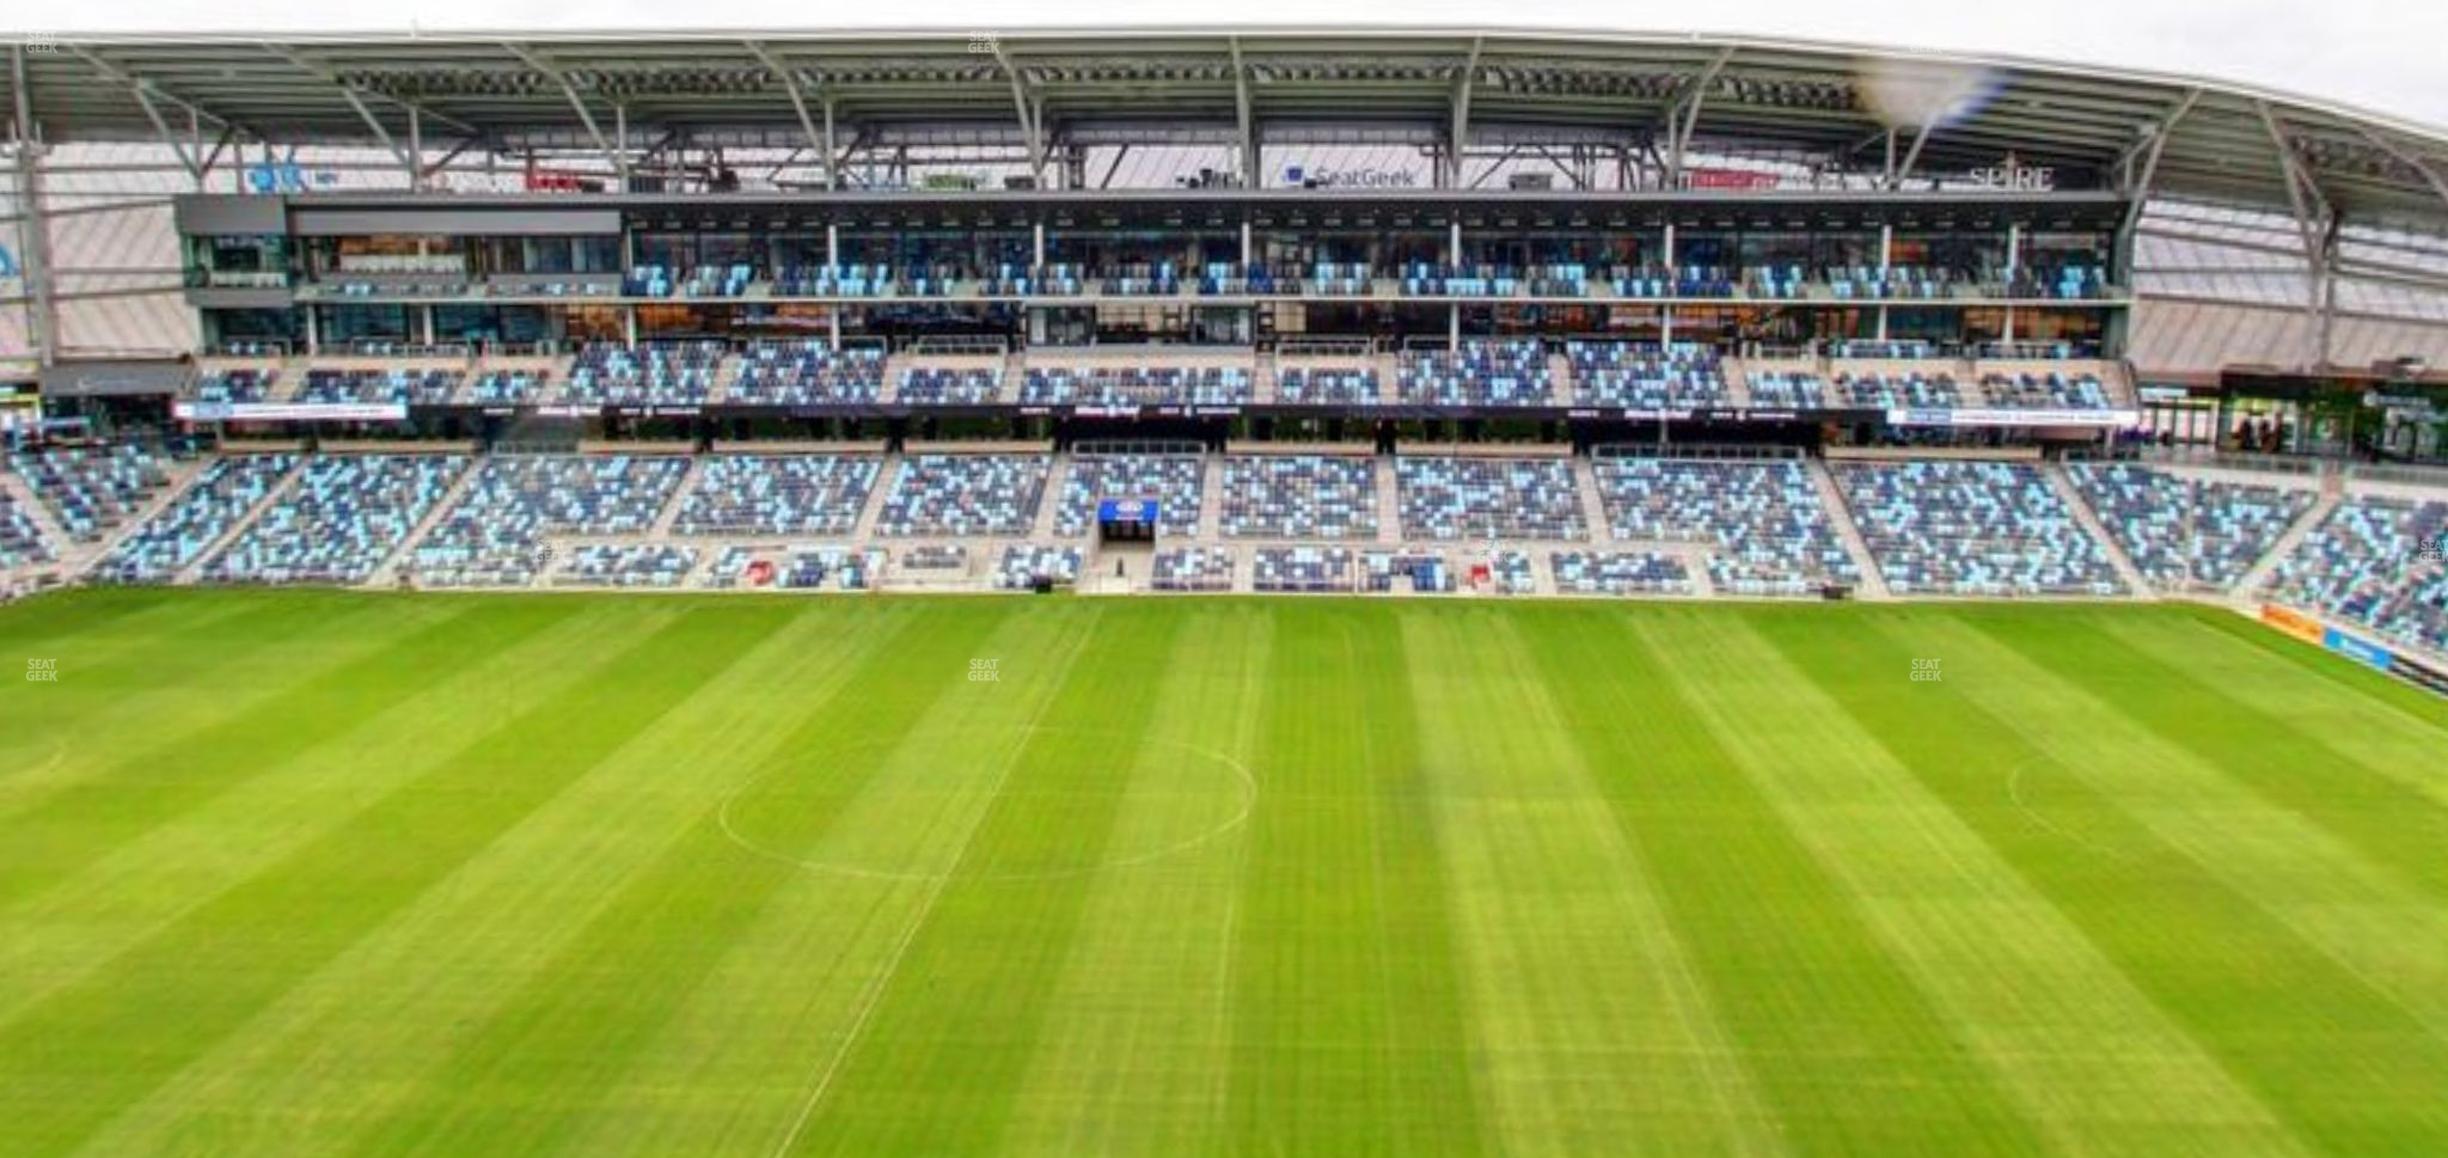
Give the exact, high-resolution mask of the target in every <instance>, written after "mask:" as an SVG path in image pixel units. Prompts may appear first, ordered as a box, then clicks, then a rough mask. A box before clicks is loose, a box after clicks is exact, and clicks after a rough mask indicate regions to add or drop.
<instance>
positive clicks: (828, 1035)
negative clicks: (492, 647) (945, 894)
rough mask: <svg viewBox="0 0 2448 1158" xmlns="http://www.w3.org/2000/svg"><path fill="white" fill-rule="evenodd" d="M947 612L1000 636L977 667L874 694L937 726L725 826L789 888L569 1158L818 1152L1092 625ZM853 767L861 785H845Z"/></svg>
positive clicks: (1012, 611)
mask: <svg viewBox="0 0 2448 1158" xmlns="http://www.w3.org/2000/svg"><path fill="white" fill-rule="evenodd" d="M928 602H929V603H930V604H934V603H938V602H943V601H937V600H929V601H928ZM943 605H944V606H945V607H946V608H947V610H948V611H950V612H951V613H953V614H957V615H959V616H962V617H965V618H968V619H970V620H972V621H976V620H980V619H991V620H994V621H995V626H994V629H993V630H992V631H990V632H988V631H980V632H978V633H977V634H976V635H975V636H974V637H973V638H972V639H971V640H970V645H969V650H968V651H967V654H966V655H965V656H961V655H954V654H946V655H942V656H933V655H927V654H924V653H912V655H911V656H910V657H909V658H910V660H911V662H910V663H908V664H906V665H905V666H903V667H902V668H899V669H897V670H895V671H893V672H892V673H891V674H890V675H888V676H886V677H885V678H884V679H883V681H882V683H881V685H880V686H879V687H877V688H876V689H875V690H874V692H873V693H870V694H885V695H890V696H893V697H895V698H915V699H928V698H931V699H932V702H931V703H930V704H929V705H928V706H927V707H926V709H925V710H924V711H923V712H922V713H920V714H918V715H917V716H916V717H914V718H913V719H911V720H909V721H908V722H907V723H906V725H905V726H900V727H895V728H891V729H889V730H877V731H874V732H868V731H858V732H845V733H842V734H839V735H835V736H829V737H828V738H826V739H825V740H823V741H822V742H821V746H820V748H819V749H818V750H816V751H811V752H807V753H804V754H803V759H802V760H801V762H800V763H799V764H797V765H795V766H793V765H786V766H784V767H783V768H780V769H777V770H776V771H775V772H774V774H772V775H769V776H763V777H760V778H759V779H757V780H756V781H755V782H754V783H753V784H752V785H751V786H750V787H749V789H748V790H747V791H743V792H741V793H740V794H739V795H738V796H737V798H736V800H737V803H738V804H739V806H740V807H739V808H738V809H735V810H731V811H728V812H726V813H725V815H727V816H729V817H730V819H732V820H734V821H737V822H739V825H740V827H739V828H738V829H737V832H738V833H739V834H741V835H743V836H745V837H746V838H748V839H751V840H753V841H755V842H756V844H757V847H758V848H760V849H761V850H764V851H763V852H760V853H754V854H752V853H748V852H746V851H745V850H743V849H742V848H741V846H738V845H733V844H728V843H727V842H726V846H725V849H724V851H725V852H726V853H727V854H729V855H735V856H737V855H746V856H751V857H752V858H753V859H758V860H761V861H763V862H764V863H766V864H769V865H774V866H775V867H778V868H782V869H783V872H784V874H785V875H784V879H783V880H782V882H781V884H780V886H779V888H778V889H777V890H776V891H774V892H773V893H772V894H771V895H770V897H768V898H765V899H763V900H761V901H760V902H759V907H760V911H759V912H758V914H757V915H756V917H755V919H754V920H752V921H748V922H745V923H743V924H742V925H741V926H740V927H738V928H737V929H736V931H735V932H734V933H733V935H732V936H731V938H730V941H729V944H728V945H727V946H726V948H725V951H724V952H723V953H722V955H721V957H720V959H719V960H718V961H717V962H715V964H714V966H713V968H712V971H711V972H710V973H709V974H707V976H706V977H705V978H704V980H703V981H702V983H701V984H700V985H699V987H698V990H697V991H696V992H693V993H690V994H688V995H687V996H686V999H685V1000H684V1002H683V1003H682V1004H681V1006H680V1007H679V1008H677V1009H675V1010H674V1011H673V1012H672V1013H671V1015H670V1016H669V1017H668V1018H667V1019H666V1020H665V1023H664V1024H663V1026H662V1027H661V1028H659V1029H658V1030H656V1031H655V1032H654V1033H653V1034H652V1036H651V1038H650V1039H649V1040H648V1042H647V1043H646V1044H645V1045H644V1046H643V1047H642V1048H641V1049H640V1050H638V1051H637V1052H636V1053H635V1054H633V1055H632V1057H631V1058H630V1059H629V1061H628V1064H627V1065H626V1066H624V1067H623V1068H622V1069H621V1070H620V1072H619V1075H618V1078H617V1080H614V1081H612V1082H610V1083H608V1086H607V1088H605V1089H603V1090H602V1091H601V1092H600V1093H597V1094H594V1095H592V1097H593V1099H594V1103H595V1112H594V1113H593V1115H592V1119H593V1120H592V1121H591V1122H590V1123H589V1128H588V1129H586V1130H585V1132H584V1134H583V1136H581V1137H579V1138H577V1139H576V1140H574V1141H572V1142H570V1143H569V1145H568V1148H569V1149H571V1150H574V1151H577V1152H581V1153H601V1152H607V1151H622V1150H626V1151H635V1152H640V1153H665V1152H670V1151H673V1150H683V1149H716V1150H722V1151H726V1152H730V1151H737V1152H741V1153H748V1154H772V1153H774V1152H776V1151H777V1150H778V1149H779V1148H780V1147H781V1146H782V1144H783V1140H784V1139H785V1138H792V1139H793V1140H795V1135H797V1134H798V1133H801V1132H804V1130H805V1123H806V1121H807V1119H808V1117H809V1116H811V1115H812V1114H813V1112H814V1110H815V1109H816V1108H817V1104H818V1103H820V1102H821V1101H822V1100H823V1099H822V1091H823V1089H824V1087H825V1086H827V1085H829V1083H830V1081H831V1078H830V1076H829V1075H831V1074H832V1073H834V1072H835V1071H836V1070H837V1069H838V1067H839V1065H840V1063H841V1060H842V1058H843V1057H844V1055H845V1054H846V1053H848V1052H849V1050H850V1049H851V1048H852V1046H854V1045H855V1044H856V1042H857V1041H858V1040H859V1039H860V1037H861V1036H862V1035H863V1030H862V1028H861V1027H862V1026H863V1025H864V1024H865V1023H867V1022H868V1021H869V1020H871V1012H870V1011H871V1010H872V1009H873V1008H874V1006H875V1004H876V1002H877V1000H878V998H879V995H880V994H881V993H882V992H883V991H884V990H885V989H886V987H887V986H888V985H889V984H890V983H891V982H892V979H893V978H894V977H895V976H897V975H898V970H899V967H900V965H901V963H902V962H903V961H904V960H905V959H906V955H907V945H908V943H909V941H910V940H911V939H912V938H913V937H914V936H915V933H916V931H917V929H918V928H919V927H921V926H922V925H923V923H924V921H925V919H926V917H927V915H928V911H929V909H930V908H931V906H932V901H931V899H930V898H932V897H933V896H935V895H936V894H937V893H938V892H939V891H940V885H941V874H943V873H946V872H948V871H949V870H950V868H951V867H952V866H953V865H954V864H956V863H958V861H959V859H960V856H961V850H962V849H963V848H965V847H967V846H968V845H969V844H970V840H969V837H970V835H971V834H972V833H974V832H976V831H977V828H978V824H979V821H980V819H981V818H982V817H983V815H984V814H985V810H986V807H987V805H988V803H989V802H990V801H991V799H992V797H993V795H994V792H995V787H996V785H997V783H998V782H1000V781H1001V780H1002V779H1003V778H1004V775H1005V774H1006V773H1007V772H1008V771H1009V769H1010V766H1011V761H1012V759H1013V757H1014V755H1015V754H1016V751H1017V746H1016V744H1015V742H1014V739H1013V738H1014V737H1015V736H1018V735H1021V734H1025V733H1026V732H1027V730H1028V729H1029V727H1030V726H1031V725H1032V724H1033V723H1034V722H1036V721H1037V720H1039V719H1041V718H1042V715H1043V712H1044V710H1045V707H1046V705H1047V704H1048V703H1049V702H1050V701H1051V699H1052V697H1053V695H1054V694H1055V693H1056V692H1058V691H1059V690H1060V689H1061V687H1062V686H1063V684H1064V683H1065V681H1066V680H1067V678H1068V676H1067V672H1068V670H1069V664H1070V663H1071V662H1073V661H1074V660H1076V658H1077V656H1078V654H1079V650H1080V645H1081V643H1082V642H1083V641H1084V639H1085V638H1086V633H1087V629H1088V626H1089V624H1090V622H1091V620H1092V619H1093V615H1092V614H1091V609H1090V608H1089V607H1087V606H1086V605H1083V604H1073V603H1057V604H1052V605H1045V604H1041V605H1039V606H1037V607H1036V608H1035V609H1034V610H1030V611H1025V612H1023V611H1020V610H1018V609H1017V608H1016V607H1015V606H1014V605H1013V604H1012V603H1011V602H1010V601H1008V600H991V599H988V600H965V601H960V602H959V603H957V604H955V603H949V602H944V603H943ZM1020 606H1026V605H1025V604H1023V605H1020ZM992 658H1000V659H1002V660H1003V661H1004V662H1005V670H1004V672H1003V676H1004V679H1003V681H1002V682H972V681H970V680H969V678H968V675H967V665H968V664H969V663H970V661H971V660H975V659H992ZM920 661H923V662H920ZM836 722H837V723H838V722H840V721H839V719H838V718H837V720H836ZM850 762H855V765H856V773H857V774H856V776H855V777H854V778H853V777H845V776H842V775H837V774H836V773H835V772H834V770H833V768H832V766H833V765H836V764H843V763H850ZM853 779H854V780H855V787H854V788H845V784H848V783H850V782H851V781H852V780H853ZM728 835H730V830H726V836H728ZM771 855H780V856H785V857H789V858H792V859H791V860H790V861H789V862H788V863H787V864H785V863H782V862H777V861H775V860H772V859H768V858H769V856H771Z"/></svg>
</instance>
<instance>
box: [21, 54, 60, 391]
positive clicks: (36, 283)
mask: <svg viewBox="0 0 2448 1158" xmlns="http://www.w3.org/2000/svg"><path fill="white" fill-rule="evenodd" d="M9 79H10V81H11V84H10V88H11V89H12V91H13V92H14V95H15V97H16V107H15V109H14V110H12V117H13V121H12V123H13V124H14V125H15V126H16V136H17V189H16V194H17V205H16V210H17V213H18V215H19V216H20V217H21V218H22V219H23V221H22V223H21V224H20V225H19V226H18V229H19V233H18V238H19V253H18V255H17V256H18V258H19V260H20V262H21V265H22V268H21V270H20V273H22V274H23V276H24V280H25V291H26V297H27V298H28V299H29V304H30V305H31V306H32V307H33V308H32V309H31V310H30V311H29V312H28V314H27V321H28V322H29V323H31V324H30V325H29V326H28V327H27V329H28V331H29V332H28V333H27V334H26V338H27V339H28V344H29V345H31V346H33V347H34V356H35V360H36V364H38V365H41V366H44V367H49V366H50V365H52V364H53V363H54V362H56V361H57V360H58V357H59V299H58V296H57V286H56V285H55V284H54V282H53V280H52V275H51V218H50V215H49V213H48V212H47V211H46V210H45V209H44V207H43V172H42V159H41V155H42V152H43V148H42V145H41V143H40V141H41V133H40V132H39V131H38V130H37V128H36V126H35V123H34V112H33V102H32V98H31V95H30V94H29V93H28V91H27V88H26V46H25V43H24V42H23V41H20V42H18V43H16V44H13V45H10V46H9Z"/></svg>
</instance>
